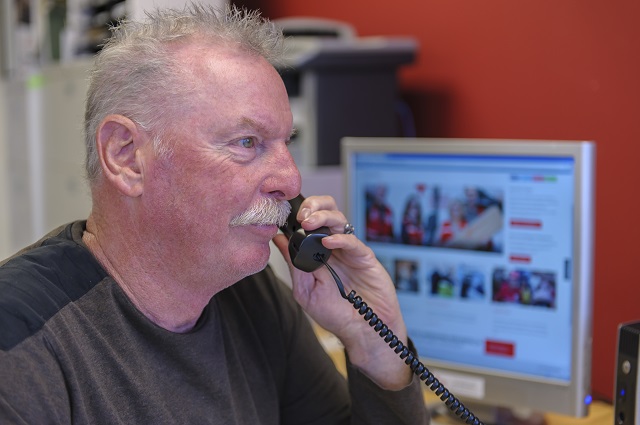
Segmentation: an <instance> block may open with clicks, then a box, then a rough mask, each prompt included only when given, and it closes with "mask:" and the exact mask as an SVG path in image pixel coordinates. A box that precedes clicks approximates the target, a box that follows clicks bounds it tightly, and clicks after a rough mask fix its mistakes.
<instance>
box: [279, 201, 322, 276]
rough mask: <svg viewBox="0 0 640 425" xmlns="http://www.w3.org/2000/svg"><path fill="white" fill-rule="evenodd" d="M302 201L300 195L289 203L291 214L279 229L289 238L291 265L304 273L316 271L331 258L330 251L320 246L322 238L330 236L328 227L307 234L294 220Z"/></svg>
mask: <svg viewBox="0 0 640 425" xmlns="http://www.w3.org/2000/svg"><path fill="white" fill-rule="evenodd" d="M302 201H304V197H303V196H302V195H298V196H297V197H295V198H293V199H292V200H290V201H289V203H290V204H291V214H289V217H288V218H287V222H286V223H285V225H284V226H282V227H281V228H280V230H281V231H282V233H284V234H285V236H287V237H288V238H289V256H290V257H291V262H292V263H293V265H294V266H295V267H296V268H298V269H300V270H302V271H305V272H312V271H315V270H317V269H318V268H319V267H320V266H322V264H323V260H324V261H326V260H328V259H329V257H330V256H331V250H329V249H327V248H325V247H324V246H323V245H322V242H321V241H322V238H324V237H325V236H328V235H330V234H331V232H330V231H329V228H328V227H320V228H319V229H316V230H313V231H310V232H307V231H304V230H303V229H302V226H301V225H300V223H299V222H298V220H297V219H296V215H297V214H298V210H299V209H300V205H301V204H302Z"/></svg>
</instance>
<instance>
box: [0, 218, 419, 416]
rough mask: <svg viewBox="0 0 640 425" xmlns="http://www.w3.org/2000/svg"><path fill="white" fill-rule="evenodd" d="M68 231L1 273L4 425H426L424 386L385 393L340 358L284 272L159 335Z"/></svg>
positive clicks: (219, 299)
mask: <svg viewBox="0 0 640 425" xmlns="http://www.w3.org/2000/svg"><path fill="white" fill-rule="evenodd" d="M84 225H85V223H84V222H75V223H72V224H70V225H67V226H65V227H63V228H61V229H59V230H57V231H56V232H54V233H51V234H50V235H49V236H48V237H46V238H45V239H43V240H42V241H40V242H38V243H37V244H35V245H34V246H32V247H29V248H28V249H27V250H24V251H23V252H21V253H20V254H19V255H18V256H16V257H14V258H12V259H10V260H9V261H7V262H5V263H4V264H3V265H2V267H0V365H1V366H0V422H1V423H3V424H4V423H11V424H13V423H16V424H22V423H25V424H71V423H74V424H265V425H266V424H274V425H275V424H348V423H353V424H373V423H376V424H378V423H379V424H404V423H406V424H426V423H428V414H427V412H426V410H425V407H424V404H423V403H422V395H421V387H420V384H419V381H418V380H417V379H415V380H414V383H413V384H412V385H410V386H409V387H407V388H405V389H403V390H401V391H384V390H382V389H380V388H379V387H377V386H376V385H375V384H374V383H373V382H371V381H370V380H369V379H367V377H366V376H364V375H362V374H361V373H359V372H358V371H357V370H356V369H355V368H353V367H351V366H348V371H349V379H348V381H349V382H348V383H347V382H346V381H345V380H344V379H343V377H342V376H341V375H340V374H339V373H338V372H337V371H336V369H335V367H334V365H333V363H332V361H331V359H330V358H329V357H328V356H327V355H326V353H325V352H324V350H323V349H322V347H321V346H320V344H319V343H318V341H317V339H316V337H315V334H314V332H313V330H312V328H311V326H310V324H309V322H308V320H307V318H306V316H305V314H304V313H303V311H302V310H301V309H300V308H299V306H298V305H297V304H296V303H295V301H294V300H293V297H292V295H291V293H290V292H291V291H290V290H289V288H288V287H286V286H285V285H284V284H282V283H281V282H279V281H278V280H277V279H276V278H275V276H274V275H273V273H272V272H271V271H270V269H268V268H267V269H266V270H264V271H263V272H260V273H258V274H256V275H253V276H250V277H248V278H246V279H243V280H242V281H240V282H238V283H236V284H235V285H233V286H231V287H229V288H227V289H226V290H224V291H222V292H220V293H218V294H217V295H216V296H214V297H213V298H212V299H211V301H210V303H209V305H208V306H207V307H206V308H205V310H204V312H203V314H202V316H201V317H200V319H199V320H198V323H197V324H196V326H195V328H194V329H193V330H191V331H190V332H188V333H184V334H179V333H173V332H170V331H167V330H165V329H163V328H161V327H158V326H157V325H155V324H154V323H153V322H151V321H149V320H148V319H147V318H146V317H145V316H144V315H143V314H142V313H140V312H139V311H138V310H137V309H136V308H135V306H134V305H133V304H132V303H131V302H130V300H129V299H128V298H127V296H126V295H125V294H124V292H122V290H121V289H120V287H119V286H118V285H117V284H116V283H115V281H114V280H113V279H112V278H111V277H110V276H109V275H108V274H107V273H106V272H105V271H104V269H103V268H102V267H101V266H100V264H99V263H98V262H97V261H96V260H95V258H94V257H93V256H92V255H91V253H90V252H89V251H88V250H87V249H86V247H85V246H84V245H83V244H82V242H81V236H82V232H83V231H84Z"/></svg>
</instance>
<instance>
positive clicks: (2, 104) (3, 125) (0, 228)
mask: <svg viewBox="0 0 640 425" xmlns="http://www.w3.org/2000/svg"><path fill="white" fill-rule="evenodd" d="M6 115H7V89H6V83H5V81H4V80H2V79H0V259H2V258H5V257H8V256H9V255H10V243H9V199H8V196H9V170H8V161H9V158H8V154H7V134H6V133H7V131H6V130H7V119H6Z"/></svg>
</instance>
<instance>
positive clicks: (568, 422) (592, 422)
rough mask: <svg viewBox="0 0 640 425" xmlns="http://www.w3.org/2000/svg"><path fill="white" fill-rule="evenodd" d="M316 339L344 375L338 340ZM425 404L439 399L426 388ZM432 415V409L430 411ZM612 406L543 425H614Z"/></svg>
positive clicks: (440, 421)
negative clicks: (584, 415) (582, 415)
mask: <svg viewBox="0 0 640 425" xmlns="http://www.w3.org/2000/svg"><path fill="white" fill-rule="evenodd" d="M316 332H317V333H318V337H319V340H320V342H321V343H322V345H323V346H324V348H325V350H326V351H327V352H328V353H329V355H330V356H331V358H332V359H333V361H334V363H335V364H336V367H337V368H338V370H339V371H340V372H341V373H342V374H346V367H345V358H344V352H343V350H342V346H341V344H340V341H338V339H337V338H336V337H335V336H333V335H331V334H329V333H328V332H326V331H324V330H322V329H320V328H316ZM424 395H425V403H427V404H428V405H429V406H438V403H441V402H440V399H438V398H437V397H436V396H435V395H434V394H433V392H431V391H430V390H429V389H428V388H427V387H426V386H425V389H424ZM431 411H432V414H433V412H434V409H431ZM613 416H614V415H613V406H612V405H611V404H608V403H605V402H601V401H595V402H593V403H592V404H591V406H590V408H589V416H587V417H586V418H580V419H576V418H571V417H567V416H564V415H558V414H555V413H547V414H545V415H544V420H545V421H544V425H612V424H613V423H614V418H613ZM462 423H464V422H462V421H460V420H457V419H456V418H449V417H446V416H436V417H434V418H433V420H432V421H431V425H458V424H462Z"/></svg>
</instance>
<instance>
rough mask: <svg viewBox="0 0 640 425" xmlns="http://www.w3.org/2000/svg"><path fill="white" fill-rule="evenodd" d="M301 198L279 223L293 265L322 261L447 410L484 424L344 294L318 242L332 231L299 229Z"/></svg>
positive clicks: (313, 266) (309, 268) (309, 266)
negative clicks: (286, 240) (285, 218)
mask: <svg viewBox="0 0 640 425" xmlns="http://www.w3.org/2000/svg"><path fill="white" fill-rule="evenodd" d="M302 201H304V197H303V196H302V195H298V196H297V197H296V198H294V199H292V200H290V201H289V203H290V204H291V213H290V214H289V217H288V218H287V222H286V223H285V225H284V226H282V227H280V230H281V231H282V233H284V234H285V236H287V237H288V238H289V256H290V257H291V262H292V263H293V265H294V266H295V267H296V268H298V269H300V270H302V271H305V272H313V271H315V270H317V269H318V268H319V267H320V266H322V265H324V266H326V267H327V269H328V270H329V272H330V273H331V276H332V277H333V279H334V280H335V282H336V285H337V286H338V290H339V291H340V295H342V298H344V299H345V300H347V301H349V302H350V303H351V304H352V305H353V308H355V309H356V310H357V311H358V313H359V314H360V315H361V316H362V317H363V318H364V320H366V321H367V322H369V326H371V327H372V328H373V329H374V330H375V331H376V333H378V335H379V336H380V338H382V339H384V341H385V342H386V343H388V345H389V347H390V348H391V349H393V350H394V352H395V353H396V354H398V356H399V357H400V358H401V359H403V360H404V362H405V364H407V365H408V366H409V368H410V369H411V370H412V371H413V373H414V374H415V375H416V376H418V377H419V378H420V380H422V381H424V383H425V385H426V386H427V387H429V389H430V390H431V391H433V392H434V393H435V394H436V395H437V396H439V397H440V400H442V401H443V402H444V404H445V405H446V406H447V407H448V408H449V410H450V411H451V412H452V413H453V414H454V415H455V416H457V417H458V418H460V419H461V420H462V421H464V423H466V424H470V425H484V424H483V422H482V421H480V419H478V418H477V417H476V416H475V415H474V414H473V413H472V412H471V411H469V409H467V408H466V407H465V406H464V404H462V402H460V400H458V398H457V397H455V396H454V395H453V394H451V393H450V392H449V390H447V388H445V386H444V385H442V383H441V382H440V381H439V380H438V379H437V378H436V377H435V376H434V374H433V373H431V372H430V371H429V369H427V367H426V366H425V365H424V364H422V363H421V362H420V361H419V360H418V356H417V355H416V354H415V353H413V352H412V351H411V350H410V349H409V348H408V346H407V345H406V344H404V343H403V342H402V341H400V340H399V339H398V337H397V336H395V335H394V333H393V331H392V330H391V329H389V328H388V327H387V325H385V324H384V323H383V322H382V320H380V318H379V317H378V316H377V315H376V314H375V313H374V312H373V310H372V309H371V307H369V306H368V305H367V303H366V302H364V301H363V299H362V298H361V297H360V296H359V295H356V291H351V292H350V293H349V294H348V295H347V293H346V291H345V288H344V285H343V283H342V281H341V279H340V276H338V274H337V273H336V272H335V271H334V270H333V268H332V267H331V266H330V265H329V263H327V260H329V257H330V256H331V250H329V249H327V248H325V247H324V246H323V245H322V242H321V241H322V238H324V237H325V236H328V235H330V234H331V232H330V230H329V228H327V227H321V228H319V229H316V230H313V231H310V232H307V231H304V230H303V229H302V226H300V223H298V220H297V219H296V215H297V213H298V210H299V209H300V205H301V204H302Z"/></svg>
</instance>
